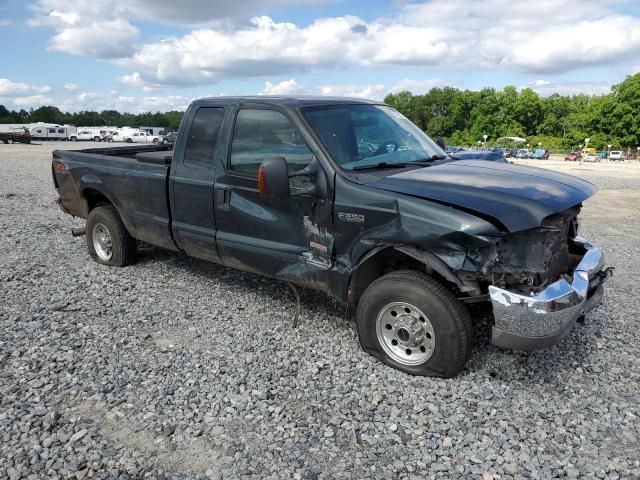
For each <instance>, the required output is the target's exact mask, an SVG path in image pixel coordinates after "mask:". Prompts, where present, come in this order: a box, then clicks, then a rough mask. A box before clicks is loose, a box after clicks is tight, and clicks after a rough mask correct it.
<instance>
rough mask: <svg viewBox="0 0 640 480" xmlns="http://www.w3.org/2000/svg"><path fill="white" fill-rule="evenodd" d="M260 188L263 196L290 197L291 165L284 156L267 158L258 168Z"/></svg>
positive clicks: (274, 197)
mask: <svg viewBox="0 0 640 480" xmlns="http://www.w3.org/2000/svg"><path fill="white" fill-rule="evenodd" d="M258 190H259V191H260V195H261V196H262V197H269V198H273V199H283V198H288V197H289V167H288V166H287V161H286V160H285V159H284V157H272V158H267V159H266V160H265V161H263V162H262V164H261V165H260V168H259V169H258Z"/></svg>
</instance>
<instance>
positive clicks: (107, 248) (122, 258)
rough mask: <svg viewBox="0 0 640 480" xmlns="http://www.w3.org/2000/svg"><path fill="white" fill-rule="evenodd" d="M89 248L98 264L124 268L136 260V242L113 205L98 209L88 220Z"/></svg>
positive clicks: (92, 211) (91, 213)
mask: <svg viewBox="0 0 640 480" xmlns="http://www.w3.org/2000/svg"><path fill="white" fill-rule="evenodd" d="M86 230H87V247H88V249H89V254H90V255H91V258H93V259H94V260H95V261H96V262H98V263H102V264H104V265H113V266H117V267H122V266H124V265H128V264H130V263H133V262H134V261H135V258H136V241H135V239H134V238H133V237H132V236H131V235H130V234H129V232H128V231H127V227H125V225H124V223H122V219H121V218H120V215H119V214H118V211H117V210H116V209H115V208H114V207H113V206H111V205H104V206H100V207H96V208H94V209H93V210H91V212H90V213H89V217H88V218H87V228H86Z"/></svg>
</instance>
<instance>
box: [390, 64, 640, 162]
mask: <svg viewBox="0 0 640 480" xmlns="http://www.w3.org/2000/svg"><path fill="white" fill-rule="evenodd" d="M384 101H385V103H387V104H389V105H391V106H392V107H395V108H396V109H398V110H399V111H401V112H402V113H403V114H404V115H406V116H407V117H409V118H410V119H411V120H412V121H413V122H414V123H415V124H416V125H418V126H419V127H420V128H421V129H423V130H424V131H425V132H427V134H429V135H430V136H431V137H432V138H437V137H443V138H445V139H446V141H447V144H449V145H465V146H468V145H476V144H477V142H479V141H481V140H483V135H488V142H489V143H490V144H495V141H496V140H497V139H498V138H499V137H507V136H509V137H523V138H526V139H527V141H528V142H529V144H530V145H532V146H537V145H538V143H541V144H542V145H543V147H544V148H548V149H577V148H580V146H582V145H584V140H585V138H589V139H590V141H589V146H593V147H596V148H598V149H606V148H607V147H608V145H611V146H612V148H631V149H633V150H635V149H636V147H638V146H640V73H639V74H635V75H632V76H628V77H627V78H626V79H625V80H624V81H622V82H621V83H619V84H617V85H614V86H613V87H612V88H611V93H609V94H606V95H573V96H563V95H559V94H553V95H550V96H548V97H541V96H540V95H538V94H537V93H536V92H534V91H533V90H532V89H530V88H524V89H522V90H520V91H519V90H518V89H516V88H515V87H513V86H508V87H505V88H504V89H503V90H496V89H495V88H483V89H482V90H480V91H471V90H459V89H457V88H452V87H444V88H437V87H436V88H432V89H431V90H430V91H429V92H427V93H425V94H424V95H413V94H411V93H410V92H406V91H405V92H399V93H392V94H389V95H387V96H386V97H385V99H384Z"/></svg>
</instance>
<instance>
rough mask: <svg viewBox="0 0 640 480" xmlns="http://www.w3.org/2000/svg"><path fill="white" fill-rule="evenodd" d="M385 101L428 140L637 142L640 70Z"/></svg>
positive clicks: (14, 115) (4, 116) (115, 118)
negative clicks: (559, 89) (542, 87)
mask: <svg viewBox="0 0 640 480" xmlns="http://www.w3.org/2000/svg"><path fill="white" fill-rule="evenodd" d="M384 101H385V103H387V104H389V105H391V106H392V107H395V108H397V109H398V110H400V111H401V112H402V113H403V114H405V115H406V116H407V117H409V118H410V119H411V120H412V121H413V122H414V123H415V124H416V125H418V126H419V127H420V128H422V129H423V130H424V131H425V132H427V133H428V134H429V135H430V136H431V137H433V138H437V137H444V138H445V139H446V141H447V143H448V144H449V145H475V144H476V143H477V142H478V141H480V140H482V139H483V135H488V141H489V143H490V144H491V143H495V141H496V140H497V139H498V138H499V137H507V136H509V137H514V136H515V137H524V138H526V139H527V141H528V142H529V143H530V145H532V146H536V145H538V143H541V144H542V145H543V146H544V147H545V148H548V149H577V148H580V146H581V145H583V144H584V139H585V138H590V142H589V145H590V146H594V147H596V148H598V149H604V148H607V146H608V145H612V147H615V148H632V149H635V148H636V147H638V146H640V73H638V74H636V75H632V76H628V77H627V78H626V79H625V80H624V81H622V82H621V83H619V84H617V85H614V86H613V87H612V88H611V93H609V94H606V95H573V96H563V95H559V94H557V93H556V94H553V95H550V96H548V97H541V96H540V95H538V94H537V93H536V92H534V91H533V90H532V89H530V88H524V89H522V90H518V89H517V88H516V87H513V86H509V87H505V88H504V89H502V90H496V89H495V88H483V89H482V90H480V91H472V90H459V89H457V88H453V87H444V88H438V87H436V88H432V89H431V90H430V91H429V92H427V93H425V94H424V95H413V94H412V93H410V92H406V91H405V92H399V93H390V94H389V95H387V96H386V97H385V99H384ZM183 113H184V112H178V111H170V112H156V113H151V112H147V113H140V114H133V113H120V112H118V111H116V110H103V111H102V112H93V111H81V112H76V113H64V112H61V111H60V110H59V109H58V108H57V107H53V106H43V107H40V108H37V109H31V110H29V111H27V110H24V109H23V110H20V111H9V110H8V109H6V108H5V107H4V106H2V105H0V123H32V122H47V123H57V124H61V125H62V124H70V125H76V126H84V127H93V126H101V125H110V126H116V127H123V126H137V125H149V126H154V127H163V128H165V129H166V130H167V131H175V130H177V129H178V126H179V125H180V120H181V119H182V115H183Z"/></svg>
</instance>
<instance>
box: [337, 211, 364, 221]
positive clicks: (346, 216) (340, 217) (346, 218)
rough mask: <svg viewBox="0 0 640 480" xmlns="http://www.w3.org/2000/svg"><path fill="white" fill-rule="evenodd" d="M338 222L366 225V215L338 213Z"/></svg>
mask: <svg viewBox="0 0 640 480" xmlns="http://www.w3.org/2000/svg"><path fill="white" fill-rule="evenodd" d="M338 220H340V221H341V222H347V223H364V215H362V214H360V213H348V212H338Z"/></svg>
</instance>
